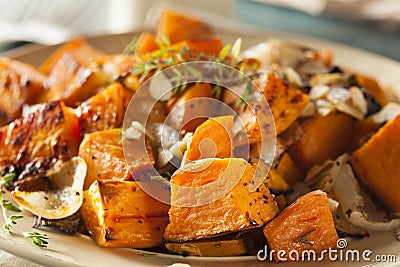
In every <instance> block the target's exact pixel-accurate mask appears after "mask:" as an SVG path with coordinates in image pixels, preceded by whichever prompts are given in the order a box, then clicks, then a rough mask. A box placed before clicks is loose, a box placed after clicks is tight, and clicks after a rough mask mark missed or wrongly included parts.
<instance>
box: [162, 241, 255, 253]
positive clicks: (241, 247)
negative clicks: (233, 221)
mask: <svg viewBox="0 0 400 267" xmlns="http://www.w3.org/2000/svg"><path fill="white" fill-rule="evenodd" d="M165 247H166V248H167V249H168V251H169V252H171V253H176V254H180V255H183V256H199V257H227V256H238V255H242V254H245V253H246V252H247V247H246V244H245V241H244V240H243V239H242V238H232V237H231V238H229V237H228V238H227V237H221V238H212V239H210V240H201V241H192V242H185V243H167V244H165Z"/></svg>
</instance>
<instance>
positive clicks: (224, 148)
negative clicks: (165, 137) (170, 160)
mask: <svg viewBox="0 0 400 267" xmlns="http://www.w3.org/2000/svg"><path fill="white" fill-rule="evenodd" d="M232 125H233V116H221V117H215V118H210V119H208V120H207V121H205V122H203V123H202V124H201V125H200V126H199V127H197V129H196V131H195V132H194V134H193V137H192V140H191V142H190V144H189V146H188V149H187V151H186V155H185V159H186V160H187V161H193V160H198V159H204V158H230V157H231V156H232V149H233V144H232V142H231V140H232V135H233V134H232Z"/></svg>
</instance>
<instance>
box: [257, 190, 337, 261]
mask: <svg viewBox="0 0 400 267" xmlns="http://www.w3.org/2000/svg"><path fill="white" fill-rule="evenodd" d="M264 235H265V238H266V239H267V243H268V247H269V250H270V251H272V250H274V251H275V252H277V251H279V250H283V251H285V252H286V257H287V259H288V260H289V256H288V255H289V252H291V251H292V250H296V251H297V252H298V253H299V255H301V253H302V251H304V250H313V251H315V252H316V255H318V253H320V252H321V251H322V250H323V249H329V248H330V247H336V242H337V240H338V235H337V233H336V230H335V226H334V223H333V218H332V213H331V211H330V209H329V206H328V198H327V195H326V193H324V192H322V191H320V190H317V191H313V192H310V193H308V194H306V195H304V196H301V197H299V198H298V199H297V200H296V201H295V202H294V203H293V204H291V205H290V206H289V207H287V208H286V209H284V210H283V211H282V212H281V213H280V214H279V215H278V216H277V217H276V218H275V219H273V220H272V221H270V222H269V223H268V224H267V225H266V226H265V227H264ZM273 256H274V259H275V261H278V259H277V257H276V256H277V254H276V253H275V254H273Z"/></svg>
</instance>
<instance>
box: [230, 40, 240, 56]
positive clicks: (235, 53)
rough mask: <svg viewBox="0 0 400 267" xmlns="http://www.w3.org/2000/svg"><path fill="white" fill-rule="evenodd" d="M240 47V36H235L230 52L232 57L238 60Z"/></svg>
mask: <svg viewBox="0 0 400 267" xmlns="http://www.w3.org/2000/svg"><path fill="white" fill-rule="evenodd" d="M241 48H242V38H237V39H236V41H235V42H234V43H233V45H232V50H231V54H232V57H233V58H234V59H236V60H238V58H239V56H240V50H241Z"/></svg>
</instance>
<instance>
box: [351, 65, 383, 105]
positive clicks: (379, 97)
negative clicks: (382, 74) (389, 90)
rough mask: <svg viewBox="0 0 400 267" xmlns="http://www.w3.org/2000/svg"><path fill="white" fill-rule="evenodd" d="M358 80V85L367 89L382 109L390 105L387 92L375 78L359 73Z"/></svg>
mask: <svg viewBox="0 0 400 267" xmlns="http://www.w3.org/2000/svg"><path fill="white" fill-rule="evenodd" d="M356 80H357V82H358V84H359V85H360V86H361V87H363V88H365V89H366V90H367V91H368V92H369V93H370V94H371V95H372V96H373V97H374V98H375V99H376V101H378V103H379V104H380V105H381V106H382V107H383V106H385V105H386V104H387V103H388V101H387V99H386V95H385V91H384V90H383V89H382V87H381V86H380V85H379V83H378V82H377V81H376V80H375V79H374V78H372V77H370V76H367V75H363V74H360V73H357V74H356Z"/></svg>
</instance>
